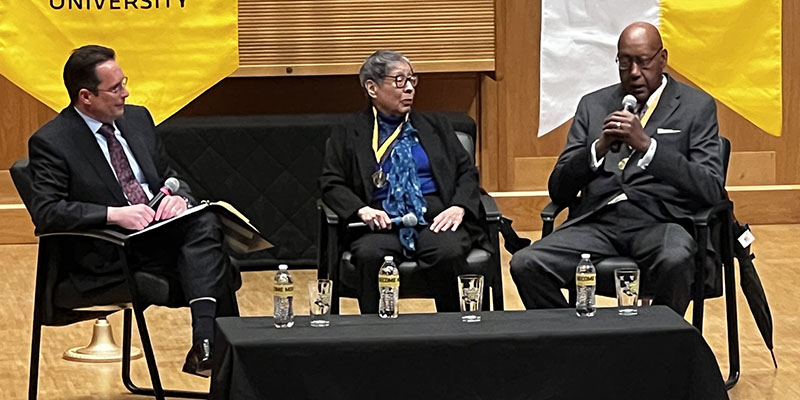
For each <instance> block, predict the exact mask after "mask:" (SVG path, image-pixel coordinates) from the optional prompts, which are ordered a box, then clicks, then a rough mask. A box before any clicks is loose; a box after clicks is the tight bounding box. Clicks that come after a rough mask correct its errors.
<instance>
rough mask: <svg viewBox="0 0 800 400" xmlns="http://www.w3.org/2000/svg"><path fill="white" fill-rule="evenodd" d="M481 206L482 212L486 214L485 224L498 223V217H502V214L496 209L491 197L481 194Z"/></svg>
mask: <svg viewBox="0 0 800 400" xmlns="http://www.w3.org/2000/svg"><path fill="white" fill-rule="evenodd" d="M481 205H482V206H483V211H484V212H485V213H486V222H497V221H500V217H502V216H503V214H501V213H500V210H499V209H498V208H497V203H496V202H495V201H494V199H493V198H492V196H489V195H488V194H482V195H481Z"/></svg>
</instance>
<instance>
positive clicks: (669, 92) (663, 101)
mask: <svg viewBox="0 0 800 400" xmlns="http://www.w3.org/2000/svg"><path fill="white" fill-rule="evenodd" d="M676 88H677V85H675V83H674V82H673V80H672V78H671V77H670V76H669V75H667V86H666V87H664V92H662V93H661V98H660V99H659V100H658V105H657V106H656V109H655V110H654V111H653V115H651V116H650V120H649V121H647V126H645V127H644V131H645V133H647V136H650V137H653V135H655V133H656V131H657V130H658V128H660V127H661V126H662V125H663V124H664V122H666V120H667V119H668V118H669V117H670V116H671V115H672V114H673V113H674V112H675V110H677V109H678V106H679V105H680V94H679V93H678V91H677V89H676Z"/></svg>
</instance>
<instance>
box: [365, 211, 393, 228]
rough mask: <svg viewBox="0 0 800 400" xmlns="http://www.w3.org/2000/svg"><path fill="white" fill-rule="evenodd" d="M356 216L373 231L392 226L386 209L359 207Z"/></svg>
mask: <svg viewBox="0 0 800 400" xmlns="http://www.w3.org/2000/svg"><path fill="white" fill-rule="evenodd" d="M358 218H361V220H362V221H364V223H365V224H367V226H369V229H372V230H373V231H376V230H377V231H382V230H387V229H390V228H391V227H392V219H391V218H389V215H388V214H386V211H383V210H376V209H374V208H372V207H370V206H365V207H361V208H360V209H359V210H358Z"/></svg>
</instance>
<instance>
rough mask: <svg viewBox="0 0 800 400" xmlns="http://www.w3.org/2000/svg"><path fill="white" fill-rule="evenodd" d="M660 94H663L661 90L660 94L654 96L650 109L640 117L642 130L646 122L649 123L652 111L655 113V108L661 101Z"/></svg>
mask: <svg viewBox="0 0 800 400" xmlns="http://www.w3.org/2000/svg"><path fill="white" fill-rule="evenodd" d="M662 94H664V91H663V90H662V91H661V93H659V94H658V96H656V98H655V99H653V104H652V105H651V106H650V107H647V111H645V112H644V115H642V119H641V121H642V128H644V127H645V125H647V121H649V120H650V116H652V115H653V111H655V109H656V106H658V101H659V100H661V95H662Z"/></svg>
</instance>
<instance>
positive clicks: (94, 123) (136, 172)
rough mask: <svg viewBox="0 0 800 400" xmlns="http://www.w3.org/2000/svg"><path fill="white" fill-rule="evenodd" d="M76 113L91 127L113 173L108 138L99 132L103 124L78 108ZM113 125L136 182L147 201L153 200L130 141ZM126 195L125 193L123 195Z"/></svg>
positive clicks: (115, 173)
mask: <svg viewBox="0 0 800 400" xmlns="http://www.w3.org/2000/svg"><path fill="white" fill-rule="evenodd" d="M75 111H77V112H78V115H80V116H81V118H83V120H84V121H86V125H88V126H89V129H90V130H91V131H92V132H94V138H95V139H96V140H97V145H98V146H100V151H102V152H103V155H104V156H105V157H106V161H107V162H108V167H109V168H111V171H114V166H113V165H112V164H111V155H110V154H109V153H108V143H106V138H105V136H103V135H102V134H101V133H100V132H98V131H99V130H100V127H101V126H103V123H102V122H100V121H98V120H96V119H94V118H92V117H90V116H88V115H86V114H84V113H82V112H81V110H78V108H77V107H75ZM111 125H113V126H114V136H116V137H117V140H119V143H120V144H121V145H122V150H124V151H125V156H126V157H128V163H129V164H130V165H131V170H133V176H135V177H136V180H137V181H139V184H140V185H141V186H142V189H143V190H144V193H145V194H146V195H147V199H148V200H149V199H152V198H153V192H151V191H150V185H149V184H148V183H147V180H145V179H144V173H143V172H142V168H140V167H139V163H138V162H136V158H134V157H133V152H131V148H130V146H128V141H127V140H125V138H124V137H122V133H121V132H120V131H119V129H117V124H115V123H113V124H111ZM114 177H115V178H116V177H117V172H116V171H114ZM117 180H119V179H117ZM124 194H125V193H124V192H123V195H124Z"/></svg>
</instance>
